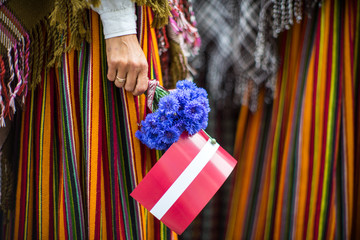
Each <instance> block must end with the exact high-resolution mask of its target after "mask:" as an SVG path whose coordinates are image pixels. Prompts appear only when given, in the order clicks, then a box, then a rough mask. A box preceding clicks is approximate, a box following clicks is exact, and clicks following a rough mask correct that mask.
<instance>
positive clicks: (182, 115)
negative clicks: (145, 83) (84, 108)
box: [135, 80, 210, 150]
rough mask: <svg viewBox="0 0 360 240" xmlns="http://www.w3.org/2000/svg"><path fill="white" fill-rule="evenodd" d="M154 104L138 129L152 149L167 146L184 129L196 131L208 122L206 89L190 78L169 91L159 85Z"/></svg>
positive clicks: (139, 136)
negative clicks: (151, 111)
mask: <svg viewBox="0 0 360 240" xmlns="http://www.w3.org/2000/svg"><path fill="white" fill-rule="evenodd" d="M152 108H153V109H152V110H153V113H150V114H148V115H147V116H146V118H145V120H144V121H141V129H140V130H138V131H137V132H136V133H135V136H136V137H137V138H138V139H140V141H141V142H142V143H144V144H145V145H147V146H148V147H149V148H151V149H158V150H166V149H168V148H169V147H170V146H171V144H173V143H175V142H177V141H178V140H179V137H180V135H181V134H182V133H183V132H185V131H186V132H187V133H188V134H190V135H193V134H195V133H197V132H198V131H200V130H201V129H205V128H206V127H207V124H208V114H209V112H210V107H209V100H208V98H207V92H206V91H205V89H203V88H199V87H197V86H196V85H195V83H193V82H191V81H188V80H182V81H179V82H177V84H176V89H175V90H172V91H170V92H169V91H167V90H165V89H163V88H161V87H157V88H156V91H155V97H154V100H153V105H152Z"/></svg>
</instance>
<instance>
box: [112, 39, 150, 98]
mask: <svg viewBox="0 0 360 240" xmlns="http://www.w3.org/2000/svg"><path fill="white" fill-rule="evenodd" d="M106 46H107V53H106V54H107V62H108V74H107V77H108V79H109V80H110V81H114V84H115V86H116V87H119V88H122V87H123V88H124V89H125V90H126V91H129V92H132V93H133V95H135V96H138V95H141V94H143V93H144V92H145V91H146V89H147V85H148V78H147V74H148V64H147V61H146V58H145V55H144V53H143V51H142V49H141V47H140V45H139V42H138V40H137V37H136V35H125V36H121V37H115V38H109V39H106Z"/></svg>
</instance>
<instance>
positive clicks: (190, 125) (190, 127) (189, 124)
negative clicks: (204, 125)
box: [185, 121, 201, 135]
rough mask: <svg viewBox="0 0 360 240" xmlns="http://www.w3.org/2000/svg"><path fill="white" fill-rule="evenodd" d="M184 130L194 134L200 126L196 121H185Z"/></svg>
mask: <svg viewBox="0 0 360 240" xmlns="http://www.w3.org/2000/svg"><path fill="white" fill-rule="evenodd" d="M185 130H186V131H187V132H188V133H189V134H190V135H194V134H195V133H197V132H198V131H200V130H201V126H200V124H199V122H198V121H186V122H185Z"/></svg>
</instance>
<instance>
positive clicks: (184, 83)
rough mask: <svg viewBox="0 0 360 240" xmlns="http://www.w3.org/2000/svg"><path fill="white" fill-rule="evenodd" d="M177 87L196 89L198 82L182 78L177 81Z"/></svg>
mask: <svg viewBox="0 0 360 240" xmlns="http://www.w3.org/2000/svg"><path fill="white" fill-rule="evenodd" d="M176 88H177V89H195V88H197V87H196V84H195V83H193V82H192V81H189V80H181V81H178V82H177V83H176Z"/></svg>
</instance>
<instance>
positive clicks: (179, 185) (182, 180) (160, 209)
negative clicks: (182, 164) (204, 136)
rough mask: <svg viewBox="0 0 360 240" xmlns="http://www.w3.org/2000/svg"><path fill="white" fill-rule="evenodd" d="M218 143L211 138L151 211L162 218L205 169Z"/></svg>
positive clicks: (158, 217)
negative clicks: (212, 141)
mask: <svg viewBox="0 0 360 240" xmlns="http://www.w3.org/2000/svg"><path fill="white" fill-rule="evenodd" d="M218 148H219V144H218V143H215V144H213V143H211V140H210V139H209V140H208V141H207V142H206V144H205V145H204V147H203V148H202V149H201V150H200V152H199V153H198V154H197V155H196V157H195V158H194V159H193V160H192V161H191V163H190V164H189V165H188V166H187V167H186V168H185V170H184V171H183V172H182V173H181V174H180V176H179V177H178V178H177V179H176V180H175V182H174V183H173V184H172V185H171V186H170V188H169V189H168V190H167V191H166V192H165V193H164V195H163V196H162V197H161V198H160V199H159V201H158V202H157V203H156V204H155V205H154V206H153V208H152V209H151V210H150V212H151V213H152V214H153V215H154V216H155V217H156V218H157V219H159V220H160V219H161V218H162V217H163V216H164V215H165V213H166V212H167V211H168V210H169V209H170V208H171V206H172V205H173V204H174V203H175V202H176V200H178V198H179V197H180V196H181V194H183V192H184V191H185V190H186V189H187V188H188V187H189V185H190V184H191V183H192V182H193V181H194V179H195V178H196V176H197V175H198V174H199V173H200V172H201V171H202V170H203V168H204V167H205V165H206V164H207V163H208V162H209V161H210V159H211V158H212V156H213V155H214V154H215V152H216V151H217V150H218Z"/></svg>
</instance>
